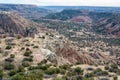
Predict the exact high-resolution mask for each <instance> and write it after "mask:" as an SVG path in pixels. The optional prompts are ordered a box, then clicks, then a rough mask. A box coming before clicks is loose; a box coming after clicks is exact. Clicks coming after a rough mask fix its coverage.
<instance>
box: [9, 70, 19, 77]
mask: <svg viewBox="0 0 120 80" xmlns="http://www.w3.org/2000/svg"><path fill="white" fill-rule="evenodd" d="M16 73H17V70H11V71H9V73H8V75H9V76H13V75H15V74H16Z"/></svg>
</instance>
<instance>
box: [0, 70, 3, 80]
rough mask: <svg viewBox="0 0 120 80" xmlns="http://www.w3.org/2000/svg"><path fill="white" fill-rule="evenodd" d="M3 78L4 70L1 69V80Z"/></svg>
mask: <svg viewBox="0 0 120 80" xmlns="http://www.w3.org/2000/svg"><path fill="white" fill-rule="evenodd" d="M2 78H3V70H2V69H0V80H2Z"/></svg>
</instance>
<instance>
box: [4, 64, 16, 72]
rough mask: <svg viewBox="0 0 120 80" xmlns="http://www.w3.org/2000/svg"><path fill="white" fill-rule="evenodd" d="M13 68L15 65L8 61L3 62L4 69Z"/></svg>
mask: <svg viewBox="0 0 120 80" xmlns="http://www.w3.org/2000/svg"><path fill="white" fill-rule="evenodd" d="M14 68H15V66H14V65H13V64H11V63H10V62H6V63H5V64H4V69H6V70H12V69H14Z"/></svg>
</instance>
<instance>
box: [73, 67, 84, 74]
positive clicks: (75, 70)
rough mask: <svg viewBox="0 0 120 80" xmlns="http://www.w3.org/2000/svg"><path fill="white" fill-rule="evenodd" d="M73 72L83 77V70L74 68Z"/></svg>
mask: <svg viewBox="0 0 120 80" xmlns="http://www.w3.org/2000/svg"><path fill="white" fill-rule="evenodd" d="M74 72H75V73H77V74H80V75H83V70H82V69H81V68H80V67H76V68H75V69H74Z"/></svg>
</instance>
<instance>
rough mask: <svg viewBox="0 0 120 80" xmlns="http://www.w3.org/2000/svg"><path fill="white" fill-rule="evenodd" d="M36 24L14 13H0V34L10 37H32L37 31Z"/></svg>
mask: <svg viewBox="0 0 120 80" xmlns="http://www.w3.org/2000/svg"><path fill="white" fill-rule="evenodd" d="M37 26H38V24H37V23H34V22H32V21H29V20H27V19H25V18H23V17H21V16H19V15H18V14H17V13H15V12H5V11H2V12H0V33H1V34H8V35H10V36H14V35H21V36H33V35H34V34H35V33H36V32H37V31H36V27H37Z"/></svg>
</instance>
